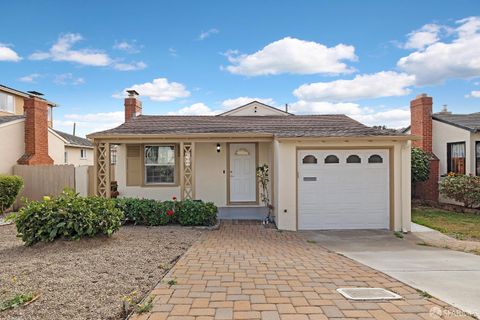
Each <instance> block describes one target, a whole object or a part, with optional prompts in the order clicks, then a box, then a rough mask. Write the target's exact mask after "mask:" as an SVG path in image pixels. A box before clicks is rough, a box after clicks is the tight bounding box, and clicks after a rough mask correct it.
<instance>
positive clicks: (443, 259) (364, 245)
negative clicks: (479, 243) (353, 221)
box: [304, 226, 480, 317]
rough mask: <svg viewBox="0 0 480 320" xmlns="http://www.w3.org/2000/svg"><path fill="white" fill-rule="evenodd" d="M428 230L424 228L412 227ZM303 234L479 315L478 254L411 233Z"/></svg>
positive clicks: (336, 232)
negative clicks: (433, 244) (401, 236)
mask: <svg viewBox="0 0 480 320" xmlns="http://www.w3.org/2000/svg"><path fill="white" fill-rule="evenodd" d="M414 230H416V231H417V232H422V233H425V232H430V231H429V229H428V228H425V227H421V226H420V227H417V228H414ZM304 235H305V236H307V237H308V238H310V239H315V240H316V241H317V242H318V243H319V244H320V245H322V246H324V247H326V248H328V249H330V250H332V251H335V252H339V253H341V254H343V255H345V256H347V257H349V258H352V259H354V260H356V261H358V262H361V263H363V264H365V265H368V266H370V267H372V268H374V269H377V270H379V271H381V272H384V273H386V274H388V275H390V276H392V277H393V278H395V279H398V280H400V281H402V282H404V283H406V284H408V285H411V286H412V287H415V288H417V289H420V290H422V291H426V292H428V293H429V294H431V295H432V296H434V297H437V298H439V299H441V300H443V301H445V302H447V303H449V304H451V305H453V306H455V307H457V308H459V309H461V310H464V311H466V312H468V313H471V314H475V315H477V317H480V289H479V288H480V256H476V255H473V254H468V253H463V252H458V251H452V250H448V249H442V248H434V247H429V246H422V245H418V243H423V240H421V239H420V238H418V237H417V236H415V233H413V234H409V235H406V236H405V238H404V239H399V238H397V237H395V236H394V235H393V234H392V232H388V231H371V230H358V231H314V232H310V231H309V232H305V233H304Z"/></svg>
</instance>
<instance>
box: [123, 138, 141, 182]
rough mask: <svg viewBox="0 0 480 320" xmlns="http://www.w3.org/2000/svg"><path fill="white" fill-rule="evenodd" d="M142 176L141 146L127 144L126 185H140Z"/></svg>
mask: <svg viewBox="0 0 480 320" xmlns="http://www.w3.org/2000/svg"><path fill="white" fill-rule="evenodd" d="M142 177H143V168H142V146H141V145H139V144H132V145H127V186H141V185H142V180H143V179H142Z"/></svg>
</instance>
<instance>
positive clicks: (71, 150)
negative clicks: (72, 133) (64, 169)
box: [65, 146, 93, 167]
mask: <svg viewBox="0 0 480 320" xmlns="http://www.w3.org/2000/svg"><path fill="white" fill-rule="evenodd" d="M81 149H85V150H87V158H86V159H82V158H81V157H80V150H81ZM65 151H66V152H67V153H68V156H67V163H68V164H73V165H74V166H76V167H77V166H93V149H91V148H81V147H72V146H65Z"/></svg>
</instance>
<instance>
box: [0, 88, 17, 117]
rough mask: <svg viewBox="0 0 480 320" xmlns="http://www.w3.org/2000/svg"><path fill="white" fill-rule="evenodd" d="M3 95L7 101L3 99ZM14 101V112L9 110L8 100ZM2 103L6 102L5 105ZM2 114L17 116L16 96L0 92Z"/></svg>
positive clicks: (0, 110)
mask: <svg viewBox="0 0 480 320" xmlns="http://www.w3.org/2000/svg"><path fill="white" fill-rule="evenodd" d="M2 95H3V96H4V97H5V100H3V99H2ZM9 98H10V99H11V100H12V105H11V107H12V110H9V109H8V99H9ZM2 101H4V102H5V105H3V104H2ZM0 112H8V113H13V114H15V96H14V95H12V94H9V93H6V92H0Z"/></svg>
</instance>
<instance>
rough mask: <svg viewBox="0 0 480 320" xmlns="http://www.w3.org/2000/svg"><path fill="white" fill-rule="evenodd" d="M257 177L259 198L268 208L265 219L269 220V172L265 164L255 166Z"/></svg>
mask: <svg viewBox="0 0 480 320" xmlns="http://www.w3.org/2000/svg"><path fill="white" fill-rule="evenodd" d="M257 179H258V183H259V184H260V198H261V201H262V202H263V203H264V204H265V207H267V209H268V215H267V221H268V222H270V215H271V210H272V205H271V204H270V194H269V192H268V183H269V182H270V174H269V169H268V165H267V164H263V165H262V166H260V167H257Z"/></svg>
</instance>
